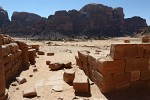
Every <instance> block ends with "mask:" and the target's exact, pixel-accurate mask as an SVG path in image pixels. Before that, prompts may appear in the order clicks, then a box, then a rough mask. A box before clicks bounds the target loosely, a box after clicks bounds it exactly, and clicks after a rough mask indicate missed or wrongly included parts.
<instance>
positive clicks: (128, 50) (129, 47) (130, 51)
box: [124, 44, 138, 58]
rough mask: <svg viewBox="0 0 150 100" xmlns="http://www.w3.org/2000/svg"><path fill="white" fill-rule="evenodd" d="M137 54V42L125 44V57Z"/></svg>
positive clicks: (133, 56) (132, 56) (134, 56)
mask: <svg viewBox="0 0 150 100" xmlns="http://www.w3.org/2000/svg"><path fill="white" fill-rule="evenodd" d="M137 56H138V45H137V44H125V45H124V57H125V58H136V57H137Z"/></svg>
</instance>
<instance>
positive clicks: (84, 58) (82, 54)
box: [78, 50, 90, 64]
mask: <svg viewBox="0 0 150 100" xmlns="http://www.w3.org/2000/svg"><path fill="white" fill-rule="evenodd" d="M89 53H90V52H89V51H86V50H85V51H78V56H79V59H80V60H81V61H82V62H84V63H85V64H88V58H87V56H88V54H89Z"/></svg>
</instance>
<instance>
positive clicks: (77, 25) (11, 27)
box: [0, 4, 147, 38]
mask: <svg viewBox="0 0 150 100" xmlns="http://www.w3.org/2000/svg"><path fill="white" fill-rule="evenodd" d="M0 11H1V12H0V27H1V29H2V31H3V33H6V34H9V35H15V36H16V35H18V36H23V37H24V36H25V35H27V36H37V35H38V36H40V37H42V36H46V37H48V38H50V37H51V36H53V37H54V38H55V37H57V36H55V35H57V34H59V36H61V35H63V36H65V35H67V36H80V35H85V36H88V37H93V36H98V37H101V36H122V35H123V34H126V33H127V34H128V35H131V34H132V33H133V32H134V31H136V30H138V29H141V28H145V27H147V23H146V20H145V19H143V18H140V17H132V18H127V19H124V12H123V8H121V7H118V8H112V7H108V6H105V5H102V4H87V5H85V6H84V7H82V8H81V9H80V10H79V11H77V10H69V11H65V10H61V11H56V12H55V14H54V15H50V16H48V19H47V18H43V17H41V16H39V15H37V14H33V13H28V12H14V13H13V15H12V17H11V21H10V22H9V19H8V14H7V12H6V11H5V10H3V9H2V8H1V9H0ZM6 23H7V24H6ZM56 33H57V34H56Z"/></svg>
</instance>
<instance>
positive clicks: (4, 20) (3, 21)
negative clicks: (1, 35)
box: [0, 7, 10, 27]
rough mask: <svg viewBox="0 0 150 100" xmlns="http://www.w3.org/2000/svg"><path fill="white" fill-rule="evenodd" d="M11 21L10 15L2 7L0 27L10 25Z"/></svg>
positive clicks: (0, 8) (0, 10) (0, 9)
mask: <svg viewBox="0 0 150 100" xmlns="http://www.w3.org/2000/svg"><path fill="white" fill-rule="evenodd" d="M9 22H10V20H9V18H8V13H7V11H6V10H4V9H3V8H2V7H0V27H1V26H2V25H6V24H9Z"/></svg>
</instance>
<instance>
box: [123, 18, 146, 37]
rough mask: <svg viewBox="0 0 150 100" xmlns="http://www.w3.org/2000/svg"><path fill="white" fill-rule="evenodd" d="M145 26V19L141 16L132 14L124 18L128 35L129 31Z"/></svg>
mask: <svg viewBox="0 0 150 100" xmlns="http://www.w3.org/2000/svg"><path fill="white" fill-rule="evenodd" d="M146 27H147V23H146V20H145V19H143V18H141V17H138V16H134V17H132V18H127V19H125V28H126V32H127V33H128V34H129V35H131V33H133V32H135V31H137V30H139V29H144V28H146Z"/></svg>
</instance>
